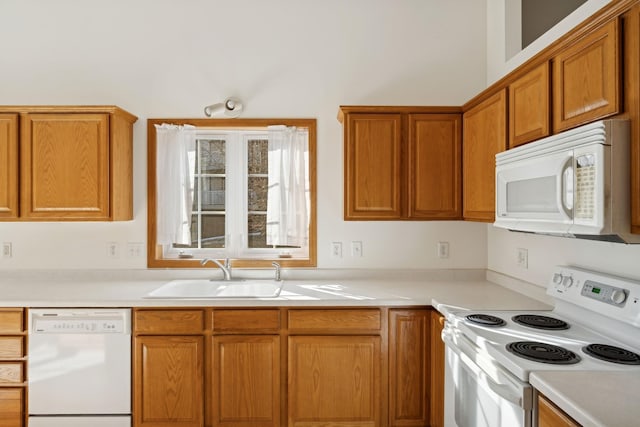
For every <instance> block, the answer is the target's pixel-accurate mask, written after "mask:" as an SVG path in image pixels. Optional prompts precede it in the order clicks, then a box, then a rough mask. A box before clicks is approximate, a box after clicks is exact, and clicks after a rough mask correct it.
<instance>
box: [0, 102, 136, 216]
mask: <svg viewBox="0 0 640 427" xmlns="http://www.w3.org/2000/svg"><path fill="white" fill-rule="evenodd" d="M136 120H137V118H136V117H135V116H133V115H131V114H129V113H128V112H126V111H124V110H122V109H120V108H118V107H113V106H104V107H103V106H88V107H85V106H83V107H56V106H28V107H0V165H2V166H3V168H2V174H3V175H5V176H3V178H4V179H2V184H1V185H2V186H1V187H0V219H2V220H11V221H20V220H24V221H61V220H70V221H82V220H87V221H108V220H112V221H118V220H130V219H133V164H132V162H133V147H132V141H133V123H134V122H135V121H136Z"/></svg>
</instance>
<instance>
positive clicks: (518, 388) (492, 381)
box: [442, 328, 530, 409]
mask: <svg viewBox="0 0 640 427" xmlns="http://www.w3.org/2000/svg"><path fill="white" fill-rule="evenodd" d="M454 333H455V332H452V331H451V330H450V329H449V330H447V329H446V328H445V330H443V331H442V340H443V341H444V342H445V344H446V345H447V346H448V347H449V348H450V349H451V350H452V351H453V352H454V353H456V355H457V356H458V357H459V358H460V361H461V362H462V365H463V367H464V368H465V369H466V370H467V371H469V372H470V373H471V374H472V375H473V376H474V377H475V378H476V380H477V381H478V382H480V383H481V384H482V385H484V386H485V387H486V388H488V389H490V390H491V391H493V392H494V393H495V394H497V395H498V396H500V397H501V398H503V399H505V400H507V401H509V402H511V403H513V404H514V405H517V406H520V407H521V408H524V409H530V408H525V406H528V405H525V404H524V399H523V398H524V394H525V393H527V392H528V388H529V387H526V385H523V384H517V383H515V382H514V381H512V380H510V378H509V375H510V374H508V373H506V372H505V371H504V369H502V368H501V367H500V366H498V365H496V364H495V363H493V362H490V361H485V363H488V364H490V365H491V368H492V369H493V370H495V372H496V374H495V375H489V374H488V373H487V372H485V371H484V370H483V369H482V368H481V367H480V366H479V365H478V363H476V362H474V361H473V355H476V356H478V352H477V351H475V350H474V349H473V347H472V346H473V344H472V343H471V342H470V341H469V339H468V338H466V337H464V336H463V335H461V334H455V335H456V337H455V342H454V339H453V338H452V337H451V334H454ZM498 376H500V377H502V379H503V380H504V381H501V379H500V378H498Z"/></svg>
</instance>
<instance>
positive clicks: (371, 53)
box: [0, 0, 487, 269]
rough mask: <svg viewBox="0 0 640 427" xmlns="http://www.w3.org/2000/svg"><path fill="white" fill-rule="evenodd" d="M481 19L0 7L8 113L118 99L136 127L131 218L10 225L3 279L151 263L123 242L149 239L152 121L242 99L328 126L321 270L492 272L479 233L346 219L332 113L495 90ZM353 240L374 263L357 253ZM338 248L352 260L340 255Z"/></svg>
mask: <svg viewBox="0 0 640 427" xmlns="http://www.w3.org/2000/svg"><path fill="white" fill-rule="evenodd" d="M461 11H464V13H462V12H461ZM485 12H486V10H485V3H484V2H481V1H477V0H456V1H455V2H448V1H441V0H403V1H402V2H392V1H388V0H349V1H344V0H323V1H318V0H271V1H264V0H235V1H221V0H185V1H175V0H135V1H131V0H110V1H100V2H99V1H77V0H56V1H37V0H2V1H1V2H0V40H2V41H3V48H2V56H1V59H0V81H2V82H3V84H2V88H1V89H0V103H2V104H7V105H9V104H14V105H20V104H25V105H27V104H107V105H109V104H115V105H118V106H120V107H123V108H125V109H126V110H128V111H130V112H132V113H134V114H136V115H138V117H139V121H138V122H137V123H136V125H135V128H134V199H135V200H134V208H135V219H134V220H133V221H130V222H124V223H6V222H5V223H0V242H11V243H12V245H13V257H12V258H10V259H4V258H0V269H12V268H18V269H29V268H42V269H45V268H65V269H67V268H69V269H71V268H144V267H145V260H144V258H143V257H130V256H128V253H127V243H128V242H142V243H145V242H146V119H147V118H158V117H203V112H202V110H203V108H204V106H205V105H208V104H211V103H215V102H219V101H221V100H222V99H224V98H225V97H228V96H230V95H235V96H239V97H240V98H242V99H243V100H244V101H245V104H246V112H245V113H244V115H243V117H315V118H317V119H318V156H319V157H318V160H319V164H318V187H319V188H318V218H319V221H318V240H319V242H318V245H319V246H318V252H319V257H318V258H319V266H320V267H363V268H364V267H394V266H397V267H406V268H439V267H447V268H448V267H458V268H463V267H466V268H478V267H479V268H484V267H485V266H486V250H485V249H486V227H485V226H484V225H483V224H474V223H460V222H420V223H399V222H388V223H378V222H366V223H365V222H362V223H356V222H348V223H347V222H344V221H343V220H342V199H343V191H342V133H341V132H342V128H341V126H340V124H339V123H338V121H337V120H336V115H337V112H338V106H339V105H341V104H342V105H349V104H352V105H353V104H371V105H375V104H387V105H461V104H463V103H464V102H466V101H467V100H469V99H470V98H471V97H472V96H474V95H476V94H477V93H479V92H480V91H481V90H482V89H483V88H484V86H485V82H486V80H487V75H486V73H485V71H484V70H486V69H487V67H486V58H487V52H486V45H485V34H486V23H487V20H486V19H485ZM351 240H359V241H362V242H363V254H364V257H363V258H361V259H354V258H351V257H350V255H349V248H348V246H349V242H350V241H351ZM439 240H446V241H449V242H450V245H451V257H450V258H449V259H447V260H439V259H437V257H436V249H435V248H436V242H437V241H439ZM332 241H342V242H343V243H344V245H345V247H344V253H345V256H344V257H343V258H342V259H332V258H330V257H329V245H330V242H332ZM107 242H116V243H118V245H119V246H120V256H119V258H116V259H111V258H108V257H107V255H106V254H107V251H106V244H107Z"/></svg>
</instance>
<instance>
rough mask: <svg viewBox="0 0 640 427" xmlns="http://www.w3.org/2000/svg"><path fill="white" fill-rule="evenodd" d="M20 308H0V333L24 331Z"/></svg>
mask: <svg viewBox="0 0 640 427" xmlns="http://www.w3.org/2000/svg"><path fill="white" fill-rule="evenodd" d="M23 319H24V316H23V315H22V309H21V308H16V309H10V308H9V309H0V333H5V334H6V333H14V334H15V333H21V332H23V331H24V320H23Z"/></svg>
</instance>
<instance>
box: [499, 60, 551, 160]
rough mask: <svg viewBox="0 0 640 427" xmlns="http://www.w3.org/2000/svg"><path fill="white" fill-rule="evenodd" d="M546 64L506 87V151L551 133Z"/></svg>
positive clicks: (547, 65)
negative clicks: (507, 139)
mask: <svg viewBox="0 0 640 427" xmlns="http://www.w3.org/2000/svg"><path fill="white" fill-rule="evenodd" d="M550 107H551V104H550V81H549V63H548V62H545V63H544V64H542V65H540V66H538V67H537V68H535V69H534V70H532V71H530V72H528V73H527V74H525V75H524V76H522V77H520V78H519V79H518V80H516V81H515V82H513V83H511V84H510V85H509V148H513V147H517V146H518V145H522V144H525V143H527V142H531V141H534V140H536V139H540V138H544V137H545V136H548V135H549V134H550V131H551V123H550V122H551V120H550V118H551V114H550Z"/></svg>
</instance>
